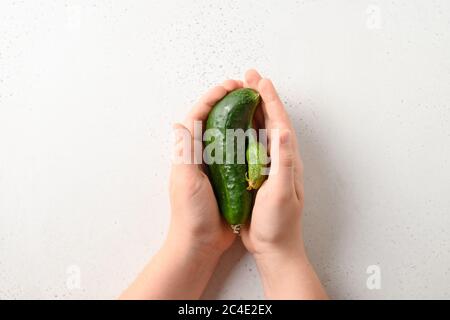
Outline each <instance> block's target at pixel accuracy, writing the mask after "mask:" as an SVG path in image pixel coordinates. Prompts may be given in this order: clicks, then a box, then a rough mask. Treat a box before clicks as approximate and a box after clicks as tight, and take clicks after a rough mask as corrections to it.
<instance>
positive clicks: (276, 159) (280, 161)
mask: <svg viewBox="0 0 450 320" xmlns="http://www.w3.org/2000/svg"><path fill="white" fill-rule="evenodd" d="M292 139H293V136H292V132H291V131H290V130H288V129H282V130H278V131H277V134H274V136H273V141H272V144H271V151H270V156H271V160H272V162H271V166H270V175H269V178H268V182H269V183H270V184H273V185H274V188H275V190H286V191H292V190H294V188H295V186H294V148H293V143H292Z"/></svg>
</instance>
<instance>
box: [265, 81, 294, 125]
mask: <svg viewBox="0 0 450 320" xmlns="http://www.w3.org/2000/svg"><path fill="white" fill-rule="evenodd" d="M258 92H259V94H260V95H261V99H262V100H263V102H264V103H263V111H264V118H265V119H266V120H267V121H270V122H283V123H285V124H286V125H290V123H289V117H288V115H287V113H286V110H285V109H284V105H283V103H282V102H281V100H280V97H279V96H278V93H277V91H276V90H275V87H274V85H273V83H272V81H270V80H269V79H261V80H260V81H259V82H258Z"/></svg>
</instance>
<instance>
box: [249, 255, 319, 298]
mask: <svg viewBox="0 0 450 320" xmlns="http://www.w3.org/2000/svg"><path fill="white" fill-rule="evenodd" d="M254 257H255V261H256V265H257V267H258V271H259V273H260V276H261V280H262V284H263V288H264V293H265V296H266V298H267V299H326V298H327V295H326V293H325V291H324V289H323V287H322V285H321V283H320V280H319V279H318V277H317V275H316V273H315V271H314V268H313V266H312V265H311V263H310V261H309V259H308V257H307V255H306V252H305V250H304V249H302V250H292V251H280V252H270V253H263V254H255V255H254ZM286 275H289V276H286Z"/></svg>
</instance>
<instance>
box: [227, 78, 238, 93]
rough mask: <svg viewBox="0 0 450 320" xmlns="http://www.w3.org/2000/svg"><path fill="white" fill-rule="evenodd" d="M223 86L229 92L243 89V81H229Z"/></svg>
mask: <svg viewBox="0 0 450 320" xmlns="http://www.w3.org/2000/svg"><path fill="white" fill-rule="evenodd" d="M222 86H223V87H224V88H225V90H227V91H228V92H230V91H233V90H236V89H239V88H242V81H238V80H234V79H229V80H225V81H224V82H223V83H222Z"/></svg>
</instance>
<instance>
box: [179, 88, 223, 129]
mask: <svg viewBox="0 0 450 320" xmlns="http://www.w3.org/2000/svg"><path fill="white" fill-rule="evenodd" d="M227 92H228V91H227V90H226V89H225V88H224V87H223V86H216V87H214V88H211V89H209V90H208V91H207V92H206V93H205V95H203V96H202V97H201V98H200V100H199V102H197V103H196V104H195V106H194V107H193V108H192V110H191V111H190V112H189V113H188V115H187V117H186V119H185V120H184V121H183V124H184V126H185V127H186V128H187V129H188V130H189V131H190V132H191V134H192V135H193V136H195V132H194V125H195V123H196V122H197V123H203V121H205V120H206V119H207V118H208V114H209V112H210V111H211V109H212V107H214V105H215V104H216V103H217V101H219V100H220V99H222V98H223V97H224V96H225V95H226V94H227ZM200 134H201V133H200Z"/></svg>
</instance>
